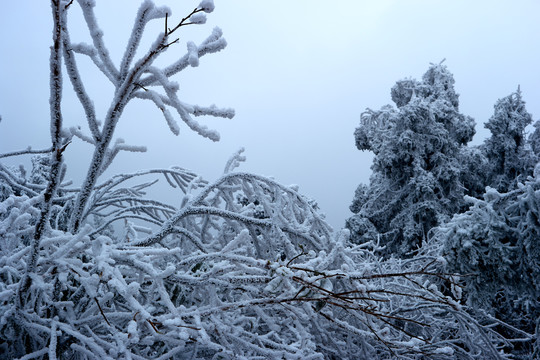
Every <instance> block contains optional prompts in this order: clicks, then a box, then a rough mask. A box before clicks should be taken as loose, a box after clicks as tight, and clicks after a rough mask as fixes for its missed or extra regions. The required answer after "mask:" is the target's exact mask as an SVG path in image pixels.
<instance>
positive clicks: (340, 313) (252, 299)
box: [0, 0, 522, 360]
mask: <svg viewBox="0 0 540 360" xmlns="http://www.w3.org/2000/svg"><path fill="white" fill-rule="evenodd" d="M77 3H78V4H79V6H80V7H81V8H82V11H83V14H84V17H85V20H86V22H87V24H88V27H89V32H90V35H91V37H92V41H93V44H92V45H88V44H76V43H72V42H71V39H70V36H69V31H68V29H69V28H68V26H67V19H68V13H69V11H70V9H71V7H72V6H75V2H74V1H67V0H52V1H51V6H52V10H53V11H52V14H53V19H54V26H53V46H52V47H51V57H50V68H51V78H50V79H51V95H50V100H51V101H50V105H51V139H52V141H51V142H52V146H51V148H50V149H45V150H31V149H28V150H24V151H19V152H14V153H10V154H4V155H0V158H2V157H6V156H17V155H23V154H48V156H49V160H48V161H46V160H44V159H46V158H44V157H43V156H41V157H38V158H36V160H35V161H34V170H33V171H32V172H31V174H30V175H28V174H26V172H25V171H24V169H22V168H21V169H19V170H15V171H14V170H12V169H10V168H8V167H6V166H4V165H3V164H1V163H0V185H1V186H2V187H0V191H1V198H0V353H1V355H2V358H6V359H13V358H22V359H50V360H52V359H57V358H62V359H64V358H65V359H95V358H99V359H163V360H164V359H195V358H196V359H238V358H240V359H261V358H268V359H355V358H358V357H362V358H369V359H377V358H379V359H390V358H403V359H421V358H422V359H424V358H429V359H454V358H460V359H474V358H478V357H482V358H491V359H498V358H506V355H505V354H504V353H503V352H502V350H503V348H504V347H507V346H508V345H509V344H511V343H512V339H511V338H512V337H514V336H515V335H516V333H515V332H512V329H511V328H508V334H509V336H508V339H507V338H505V336H502V335H501V334H500V333H497V332H496V331H494V330H493V325H494V324H495V323H494V321H493V320H492V319H491V318H490V317H489V315H482V314H475V317H473V316H471V312H469V311H467V310H468V309H466V308H465V307H463V306H462V305H460V304H459V302H458V300H459V294H458V291H455V292H454V294H449V295H447V294H443V293H441V291H439V288H440V283H441V282H444V283H450V284H453V285H455V287H456V289H458V288H459V284H458V283H457V280H456V278H455V276H454V274H446V273H444V272H443V266H444V264H445V260H444V259H443V258H441V257H439V256H438V253H436V252H434V251H430V250H422V252H421V253H420V254H419V255H418V256H417V257H415V258H414V259H410V260H395V259H391V260H389V261H380V259H379V258H378V256H376V255H375V252H376V251H377V250H378V248H377V246H376V245H375V244H374V243H371V242H366V243H364V244H362V245H354V246H352V245H351V243H350V241H349V232H348V231H347V230H344V231H340V232H337V233H334V232H333V231H332V229H331V228H330V226H328V225H327V224H326V223H325V221H324V217H323V216H322V215H321V214H320V213H319V212H318V210H317V208H316V206H315V205H314V203H313V201H311V200H310V199H307V198H306V197H304V196H303V195H301V194H300V193H299V192H298V190H297V188H296V187H289V186H284V185H281V184H279V183H277V182H275V181H274V180H272V179H269V178H266V177H262V176H259V175H254V174H248V173H243V172H238V171H234V170H235V168H236V167H237V166H238V165H239V163H240V162H241V161H243V160H244V158H243V156H242V155H241V151H239V152H238V153H236V154H234V155H233V156H232V158H231V160H230V161H229V162H228V163H227V165H226V167H225V171H224V174H223V175H222V176H221V177H220V178H218V179H217V180H215V181H213V182H207V181H204V180H202V179H201V178H200V177H197V176H196V175H195V174H194V173H192V172H190V171H187V170H184V169H182V168H179V167H172V168H169V169H154V170H141V171H138V172H135V173H132V174H117V175H115V176H113V177H112V178H110V179H102V178H101V176H102V174H103V171H104V170H105V168H107V166H109V165H110V164H111V162H112V161H113V159H114V157H115V155H116V154H117V153H118V151H121V150H128V151H129V150H130V151H140V150H143V149H142V147H134V146H128V145H125V144H124V143H123V142H122V141H119V140H117V141H115V142H113V141H112V138H113V136H114V134H115V130H116V125H117V124H118V121H119V120H120V118H121V113H122V110H123V109H124V107H125V105H126V104H127V102H129V101H130V100H132V99H134V98H141V99H145V100H150V101H151V102H152V103H154V104H155V105H156V106H157V107H158V108H159V109H160V110H161V112H162V113H163V115H164V117H165V120H166V121H167V123H168V125H169V126H170V128H171V130H172V131H173V133H178V125H177V123H176V121H175V119H174V117H173V116H172V114H171V113H170V110H171V109H173V110H174V111H176V112H177V113H178V115H179V117H180V118H181V119H182V120H183V121H184V122H185V123H186V124H187V125H188V126H189V127H190V128H191V129H193V130H194V131H196V132H198V133H199V134H201V135H202V136H206V137H208V138H210V139H212V140H217V139H218V134H217V133H216V132H214V131H211V130H208V129H207V128H205V127H203V126H201V125H199V124H198V123H197V122H195V120H194V119H193V118H192V117H193V116H199V115H210V116H222V117H231V116H232V115H233V111H232V110H228V109H218V108H216V107H213V106H210V107H201V106H197V105H189V104H186V103H184V102H182V101H180V99H179V98H178V96H177V90H178V86H177V84H176V83H174V82H172V81H171V79H170V78H171V77H172V76H173V75H175V74H176V73H178V72H179V71H181V70H183V69H184V68H186V67H187V66H190V65H191V66H196V65H198V63H199V58H200V57H202V56H204V55H206V54H209V53H213V52H216V51H219V50H221V49H223V48H224V47H225V44H226V43H225V40H224V39H223V38H222V35H221V31H220V30H219V29H215V30H214V31H213V32H212V34H211V35H210V37H209V38H208V39H207V40H205V41H203V42H202V43H201V44H199V45H195V44H194V43H192V42H188V45H187V48H188V52H187V54H186V55H185V56H183V57H181V58H180V59H179V60H178V61H176V62H175V63H174V64H171V65H170V66H167V67H165V68H157V67H154V66H153V65H152V64H153V61H154V60H155V59H156V58H157V57H159V55H160V54H161V53H163V52H165V51H167V50H168V49H169V48H170V47H172V46H176V42H175V41H174V40H172V41H171V40H170V39H169V36H170V35H171V34H173V33H175V32H176V31H178V30H179V29H180V28H181V27H182V26H184V25H187V24H201V23H204V20H205V13H210V12H212V11H213V9H214V4H213V2H212V1H211V0H203V1H202V2H201V3H200V4H199V5H198V6H197V7H196V8H195V10H193V11H192V12H191V13H190V14H188V15H187V16H185V17H184V18H183V19H182V20H181V21H180V22H177V23H176V26H174V27H172V28H170V27H168V25H169V24H173V22H172V20H171V19H172V14H171V11H170V10H169V9H168V8H164V7H163V8H158V7H155V6H154V4H153V3H152V2H151V1H149V0H146V1H144V2H143V3H142V5H141V7H140V9H139V12H138V14H137V17H136V20H135V25H134V27H133V31H132V34H131V37H130V39H129V41H128V46H127V50H126V52H125V54H124V56H123V58H122V60H121V62H120V66H119V67H117V66H116V65H115V64H114V62H113V61H112V59H111V58H110V56H109V53H108V51H107V48H106V47H105V44H104V41H103V36H102V35H103V31H102V30H100V29H99V28H98V25H97V19H96V18H95V16H94V10H93V7H94V5H95V4H94V1H89V0H78V1H77ZM155 19H162V20H163V21H164V24H165V27H164V29H165V30H164V32H163V33H161V34H160V35H158V37H157V40H156V41H155V42H154V44H153V45H152V46H151V48H150V49H148V50H147V52H143V55H142V56H141V57H140V58H139V60H137V61H135V60H134V57H135V55H136V54H138V53H139V52H137V47H138V44H139V40H140V39H141V36H142V34H143V32H144V27H145V25H146V23H147V22H148V21H151V20H155ZM81 55H82V56H89V57H90V58H91V59H92V60H93V62H94V63H95V65H96V66H97V67H98V69H99V70H101V72H102V73H103V74H104V76H105V78H106V79H107V80H108V81H110V82H112V83H113V85H114V86H115V88H116V91H115V95H114V98H113V99H112V101H111V105H110V108H109V110H108V111H107V112H106V115H105V117H104V119H105V120H104V121H103V123H100V122H98V121H97V120H96V110H97V109H95V108H94V105H93V102H92V101H91V99H90V97H89V96H88V94H87V93H86V91H85V89H84V85H83V83H82V82H81V77H80V74H79V72H78V69H77V65H76V56H77V57H78V56H81ZM63 67H64V68H65V70H66V72H67V74H68V77H69V79H70V81H71V83H72V85H73V88H74V90H75V92H76V94H77V95H78V97H79V100H80V102H81V104H82V106H83V108H84V111H85V113H86V118H87V122H88V124H87V125H88V130H87V131H88V132H89V133H88V134H87V133H86V132H84V131H83V130H81V129H80V128H72V129H64V128H63V127H62V111H61V99H62V96H61V94H62V91H63V87H64V86H63V80H62V74H63V72H62V68H63ZM439 70H440V69H439ZM441 71H442V70H441ZM436 72H437V71H435V73H436ZM435 73H434V74H433V75H436V74H435ZM442 73H444V71H443V72H442ZM430 76H431V75H430ZM436 76H438V75H436ZM429 81H430V80H429V79H428V80H426V83H429ZM441 84H442V83H440V81H439V82H436V85H433V84H432V85H433V86H431V87H429V89H427V87H426V91H427V90H429V91H433V93H432V94H431V95H430V96H431V97H441V98H444V97H445V96H446V95H445V94H446V93H438V92H437V89H438V87H440V86H443V85H441ZM420 88H421V87H420ZM420 88H419V89H420ZM426 96H427V95H426ZM445 101H446V100H445ZM445 104H446V103H445ZM423 106H427V105H423ZM74 137H75V138H78V139H82V140H84V141H86V142H88V143H90V144H91V145H92V146H93V147H94V154H93V157H92V160H91V163H90V164H89V170H88V172H87V176H86V178H85V180H84V181H83V182H82V185H81V186H80V187H76V186H73V185H71V183H70V182H67V181H65V180H64V174H65V168H66V166H67V165H68V164H65V162H64V159H63V154H64V153H65V152H66V151H70V148H69V142H70V141H72V140H76V139H74ZM158 179H164V180H165V181H166V182H167V183H168V184H169V185H170V186H171V193H172V194H174V192H175V194H176V196H178V197H180V198H181V200H182V201H181V203H180V205H179V206H173V205H170V204H168V203H165V202H162V201H158V200H155V199H152V198H149V197H147V195H146V189H148V188H149V187H151V186H152V185H153V184H154V183H155V182H156V181H157V180H158ZM137 180H138V184H137V185H133V183H134V182H135V183H137ZM517 335H518V336H521V335H522V334H521V333H519V332H518V333H517Z"/></svg>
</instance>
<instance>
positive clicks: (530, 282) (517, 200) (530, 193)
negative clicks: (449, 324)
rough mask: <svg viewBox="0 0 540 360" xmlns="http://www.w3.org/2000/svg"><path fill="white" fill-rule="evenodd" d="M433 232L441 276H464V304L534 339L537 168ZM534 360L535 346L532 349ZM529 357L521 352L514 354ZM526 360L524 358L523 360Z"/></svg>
mask: <svg viewBox="0 0 540 360" xmlns="http://www.w3.org/2000/svg"><path fill="white" fill-rule="evenodd" d="M469 200H470V201H471V202H472V203H473V205H472V206H471V208H470V209H469V210H468V211H466V212H465V213H463V214H459V215H456V216H455V217H454V218H453V219H452V220H451V221H450V222H448V223H447V224H445V225H443V226H441V227H439V228H438V229H437V230H436V236H435V238H436V241H438V242H440V243H441V244H442V248H441V249H442V255H443V256H444V258H445V259H446V260H447V271H449V272H457V273H460V274H464V275H465V276H464V277H463V279H464V286H465V288H464V289H465V292H464V294H465V300H466V302H467V305H469V306H471V307H472V308H476V309H478V308H481V309H483V310H485V311H487V312H488V313H489V314H491V315H492V316H495V317H497V318H498V319H500V320H502V321H504V322H507V323H509V324H512V325H513V326H515V327H517V328H519V329H521V330H522V331H525V332H527V333H535V331H536V335H537V337H538V336H539V335H540V333H539V332H538V326H540V322H539V319H540V305H539V304H540V301H539V300H540V222H539V219H540V167H538V166H537V170H535V174H534V177H529V178H528V180H527V181H526V182H525V183H524V184H521V183H520V184H518V186H517V188H516V189H515V190H512V191H510V192H506V193H501V192H498V191H497V190H496V189H493V188H489V187H488V188H487V191H486V193H485V195H484V198H483V199H473V198H469ZM535 346H536V350H535V351H536V353H537V356H540V352H539V351H540V344H538V343H536V345H535ZM520 351H521V352H524V353H526V354H530V353H531V351H532V350H531V349H530V348H529V347H528V345H527V346H525V347H524V348H521V349H519V350H517V352H520ZM524 358H528V357H524Z"/></svg>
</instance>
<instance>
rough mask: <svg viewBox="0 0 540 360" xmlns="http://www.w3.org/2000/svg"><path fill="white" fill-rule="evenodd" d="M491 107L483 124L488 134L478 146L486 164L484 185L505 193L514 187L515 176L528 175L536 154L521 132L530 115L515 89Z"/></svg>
mask: <svg viewBox="0 0 540 360" xmlns="http://www.w3.org/2000/svg"><path fill="white" fill-rule="evenodd" d="M494 108H495V111H494V114H493V116H492V117H491V118H490V119H489V121H488V122H487V123H486V125H485V126H486V128H488V129H489V130H490V131H491V136H490V137H489V138H487V139H486V141H485V142H484V145H483V146H482V150H483V152H484V154H485V156H486V158H487V160H488V163H489V166H488V169H487V170H488V172H487V185H489V186H491V187H493V188H495V189H497V190H498V191H501V192H507V191H509V190H511V189H513V188H514V187H515V186H516V182H517V181H519V179H525V178H526V177H527V176H529V175H532V170H533V168H534V165H535V164H536V155H535V154H534V151H533V149H532V148H531V144H529V143H528V141H527V137H526V133H525V128H526V127H527V126H528V125H529V124H531V122H532V116H531V114H529V113H528V112H527V109H526V108H525V101H523V98H522V96H521V91H520V90H519V88H518V90H517V91H516V92H515V93H512V94H510V95H508V96H506V97H504V98H502V99H499V100H498V101H497V103H496V104H495V106H494ZM533 140H534V139H533ZM534 147H536V144H534Z"/></svg>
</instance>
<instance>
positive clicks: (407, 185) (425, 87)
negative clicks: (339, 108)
mask: <svg viewBox="0 0 540 360" xmlns="http://www.w3.org/2000/svg"><path fill="white" fill-rule="evenodd" d="M453 85H454V79H453V76H452V74H451V73H450V72H449V71H448V69H447V68H446V67H445V66H444V65H441V64H439V65H432V66H431V67H430V68H429V70H428V71H427V72H426V73H425V74H424V76H423V78H422V81H416V80H412V79H407V80H402V81H398V82H397V83H396V85H395V86H394V87H393V88H392V100H394V102H395V104H396V105H397V108H394V107H391V106H388V105H387V106H384V107H383V108H381V109H380V110H378V111H373V110H368V111H366V112H365V113H364V114H363V115H362V118H361V123H360V127H358V128H357V129H356V131H355V138H356V146H357V147H358V149H359V150H370V151H372V152H373V153H374V154H375V158H374V160H373V165H372V167H371V168H372V170H373V174H372V176H371V179H370V184H369V186H366V185H360V187H359V188H358V190H357V191H356V194H355V198H354V200H353V204H352V205H351V210H352V211H353V212H354V213H355V215H353V216H352V217H351V218H349V219H348V220H347V227H348V228H349V229H350V230H351V231H352V239H353V241H354V242H357V243H358V242H362V241H365V240H366V237H368V238H369V237H372V234H377V237H378V238H379V240H380V242H381V244H382V245H384V246H385V248H384V250H383V251H382V253H383V254H384V255H385V256H391V255H394V256H403V255H406V254H407V253H409V252H410V251H411V250H415V249H417V248H418V247H419V246H420V245H421V243H422V242H423V241H425V240H426V239H427V237H428V233H429V231H430V229H432V228H433V227H434V226H436V225H438V224H440V223H441V221H442V220H444V219H447V218H449V217H450V216H451V215H452V214H454V213H455V212H456V211H457V210H458V209H459V208H460V206H461V205H462V204H463V201H462V197H463V195H464V189H463V186H462V185H461V178H460V177H461V172H462V168H461V166H462V165H461V162H460V156H461V154H462V147H463V145H464V144H466V143H467V142H468V141H470V140H471V138H472V136H473V135H474V121H473V120H472V119H471V118H470V117H467V116H464V115H462V114H461V113H460V112H459V109H458V95H457V94H456V92H455V90H454V86H453Z"/></svg>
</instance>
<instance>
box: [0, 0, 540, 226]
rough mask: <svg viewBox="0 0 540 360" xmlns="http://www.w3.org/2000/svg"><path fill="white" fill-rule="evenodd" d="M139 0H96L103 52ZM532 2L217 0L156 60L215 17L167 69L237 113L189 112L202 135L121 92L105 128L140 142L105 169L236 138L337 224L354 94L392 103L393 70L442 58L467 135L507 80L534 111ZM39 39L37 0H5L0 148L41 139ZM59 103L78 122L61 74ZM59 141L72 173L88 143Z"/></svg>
mask: <svg viewBox="0 0 540 360" xmlns="http://www.w3.org/2000/svg"><path fill="white" fill-rule="evenodd" d="M156 3H159V4H168V5H169V6H170V7H171V8H172V10H173V18H172V20H171V21H174V20H178V19H179V18H180V17H183V16H184V15H185V14H187V13H188V12H189V10H191V9H192V8H194V7H195V6H197V4H198V1H197V0H195V1H191V0H182V1H179V0H174V1H166V0H160V1H156ZM138 6H139V2H138V1H135V0H109V1H99V0H97V13H98V20H99V24H100V27H101V28H102V29H103V30H104V32H105V37H104V39H105V42H106V43H107V44H108V45H109V50H110V52H111V55H112V57H113V59H114V60H115V61H116V63H119V62H120V59H121V57H122V52H123V50H124V47H125V40H126V39H127V37H128V36H129V32H130V30H131V27H132V24H133V16H134V14H135V13H136V11H137V9H138ZM70 11H71V14H70V16H71V17H70V26H71V29H72V30H71V37H72V41H74V42H78V41H86V42H89V40H88V35H87V34H86V28H85V25H84V23H83V22H82V19H81V17H80V11H79V9H78V8H77V6H76V5H74V6H73V8H72V9H71V10H70ZM539 15H540V1H537V0H517V1H512V2H510V1H502V0H489V1H488V0H475V1H470V0H453V1H439V0H407V1H403V0H393V1H390V0H377V1H375V0H372V1H359V0H348V1H345V0H337V1H321V0H319V1H317V0H295V1H290V0H289V1H286V0H273V1H268V0H266V1H263V0H259V1H253V0H252V1H249V0H230V1H219V0H217V1H216V10H215V11H214V13H212V14H210V15H209V17H208V22H207V24H205V25H202V26H197V27H186V28H185V29H182V31H181V32H180V36H181V41H180V43H179V44H178V46H175V47H172V48H171V49H170V50H169V52H168V53H167V57H166V58H165V59H164V61H163V63H162V64H166V63H168V62H172V60H173V59H174V58H175V57H180V56H182V55H184V53H185V49H186V45H185V42H186V41H188V40H193V41H195V42H196V43H198V42H200V41H201V40H203V39H204V38H205V37H206V36H207V35H208V34H210V32H211V30H212V28H213V27H214V26H219V27H221V28H222V30H223V32H224V35H225V38H226V39H227V41H228V43H229V45H228V47H227V48H226V49H225V50H224V51H222V52H220V53H217V54H212V55H208V56H206V57H204V58H202V59H201V62H200V66H199V67H198V68H190V69H188V70H186V71H185V72H183V73H181V74H179V75H178V76H176V78H175V80H177V81H178V82H179V83H180V89H181V90H180V95H181V96H182V100H184V101H186V102H191V103H196V104H200V105H209V104H212V103H215V104H216V105H218V106H224V107H233V108H234V109H235V110H236V117H235V118H234V119H232V120H226V119H213V118H209V119H201V123H203V124H205V125H208V126H209V127H211V128H215V129H217V130H218V131H219V132H220V133H221V141H220V142H218V143H212V142H211V141H209V140H207V139H203V138H201V137H199V136H197V135H196V134H194V133H192V132H191V131H190V130H189V129H188V128H187V127H186V126H185V125H184V124H183V123H182V124H180V127H181V130H180V135H179V136H178V137H175V136H174V135H172V134H171V133H170V131H169V129H168V127H167V125H166V123H165V121H164V120H163V118H162V116H161V113H160V111H159V110H157V109H156V108H154V107H153V106H152V105H151V104H150V103H146V102H145V103H143V102H135V103H132V104H130V106H128V108H127V109H126V111H125V113H124V116H123V118H122V120H121V121H120V126H119V128H118V131H117V136H118V137H122V138H124V139H125V140H126V142H127V143H129V144H134V145H146V146H147V147H148V152H147V153H145V154H133V153H125V154H123V155H120V156H119V157H118V159H117V162H116V165H115V169H114V170H115V171H130V172H131V171H135V170H138V169H141V168H152V167H168V166H171V165H179V166H182V167H185V168H189V169H191V170H193V171H195V172H196V173H199V174H201V175H203V176H204V177H205V178H206V179H208V180H212V179H215V178H217V177H218V176H219V175H220V174H221V172H222V171H223V167H224V165H225V162H226V160H227V159H228V157H229V156H230V155H231V154H232V153H233V152H234V151H236V150H237V149H238V148H239V147H245V148H246V152H245V154H246V156H247V158H248V160H247V162H246V163H245V164H244V165H243V166H242V167H241V168H240V169H241V170H244V171H252V172H255V173H259V174H262V175H268V176H273V177H275V179H276V180H278V181H280V182H282V183H285V184H293V183H294V184H298V185H300V190H301V192H302V193H304V194H306V195H307V196H310V197H312V198H314V199H315V200H317V201H318V203H319V205H320V207H321V208H322V210H323V212H325V213H326V214H327V218H328V220H329V222H330V223H331V225H333V226H334V227H341V226H342V225H343V223H344V220H345V219H346V218H347V217H348V216H349V215H350V213H349V210H348V206H349V204H350V201H351V199H352V197H353V193H354V190H355V188H356V186H357V185H358V184H359V183H360V182H367V181H368V178H369V175H370V172H371V171H370V168H369V167H370V165H371V155H370V154H368V153H361V152H360V151H358V150H356V148H355V146H354V138H353V132H354V129H355V127H356V126H357V125H358V122H359V116H360V113H361V112H362V111H364V109H365V108H366V107H370V108H374V109H376V108H380V107H381V106H382V105H385V104H388V103H390V102H391V100H390V88H391V87H392V85H393V84H394V83H395V81H396V80H399V79H402V78H405V77H414V78H420V77H421V76H422V74H423V73H424V72H425V71H426V70H427V68H428V66H429V63H430V62H440V61H441V60H442V59H444V58H446V62H445V64H446V65H447V66H448V68H449V69H450V71H451V72H452V73H453V74H454V77H455V80H456V89H457V91H458V92H459V93H460V95H461V97H460V109H461V111H462V112H463V113H464V114H466V115H470V116H472V117H474V118H475V120H476V122H477V132H478V134H479V135H478V136H477V137H476V139H475V142H477V143H478V142H480V141H481V140H482V138H483V137H485V136H486V130H485V129H483V123H484V122H485V121H486V120H487V119H488V118H489V117H490V116H491V114H492V112H493V105H494V103H495V101H496V100H497V99H498V98H501V97H504V96H506V95H508V94H510V93H511V92H512V91H515V90H516V88H517V86H518V84H519V85H521V90H522V91H523V96H524V99H525V100H526V101H527V109H528V110H529V112H531V113H532V114H533V118H534V119H535V120H537V119H539V118H540V101H539V100H540V70H539V65H538V64H540V44H539V39H540V21H538V16H539ZM162 28H163V23H162V21H157V22H155V23H154V26H151V27H150V28H149V33H148V35H147V37H146V40H147V41H146V43H145V44H146V45H147V44H148V42H150V41H152V40H153V39H154V38H155V34H157V32H159V31H161V29H162ZM50 44H51V20H50V9H49V2H48V1H44V0H20V1H7V2H6V1H4V3H3V4H2V11H1V12H0V46H1V48H2V52H1V54H0V79H1V81H0V115H1V116H2V122H1V123H0V152H7V151H12V150H18V149H23V148H26V147H27V146H28V145H31V146H32V147H33V148H42V147H43V148H44V147H47V146H48V145H49V142H50V140H49V131H48V129H49V109H48V97H49V94H48V87H49V85H48V56H49V55H48V54H49V53H48V51H49V50H48V49H49V46H50ZM142 48H143V49H144V48H145V45H143V47H142ZM79 63H80V65H81V67H82V68H83V71H82V76H83V79H85V80H86V81H87V87H88V91H89V93H90V94H91V95H92V96H93V97H94V102H95V103H96V105H97V109H98V116H101V117H103V116H104V114H105V111H106V110H107V108H108V104H109V101H110V94H111V93H112V90H111V87H110V86H109V84H107V83H106V82H105V81H103V78H102V76H101V74H100V73H98V72H97V71H95V70H94V69H92V67H91V66H90V65H89V62H88V61H87V60H82V59H81V60H80V61H79ZM86 65H88V66H86ZM66 80H67V79H66ZM63 106H64V115H65V121H66V124H67V125H74V124H81V125H83V128H84V126H85V124H86V122H85V120H84V118H83V115H82V112H81V109H80V105H79V103H78V102H77V100H76V98H75V97H74V95H73V93H72V90H71V85H70V84H69V83H68V82H66V90H65V96H64V103H63ZM69 150H70V151H69V152H68V155H67V161H68V166H69V167H70V171H69V173H68V177H70V178H73V179H74V180H75V181H80V179H81V177H82V176H83V175H84V173H85V172H86V167H87V164H88V157H89V156H90V151H91V149H90V147H89V146H86V145H85V144H82V143H81V142H80V141H78V140H76V141H74V143H73V144H72V145H70V147H69ZM17 162H18V161H17Z"/></svg>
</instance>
